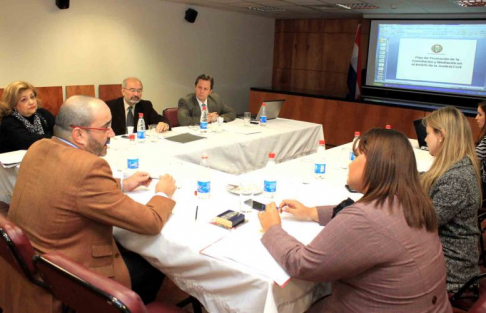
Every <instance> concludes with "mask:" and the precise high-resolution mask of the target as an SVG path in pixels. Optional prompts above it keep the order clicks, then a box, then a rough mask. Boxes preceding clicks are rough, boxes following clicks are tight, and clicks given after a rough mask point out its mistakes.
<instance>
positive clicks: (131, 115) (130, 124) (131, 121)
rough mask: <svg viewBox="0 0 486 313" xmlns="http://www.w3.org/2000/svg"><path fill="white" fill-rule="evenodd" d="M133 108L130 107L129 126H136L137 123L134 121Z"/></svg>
mask: <svg viewBox="0 0 486 313" xmlns="http://www.w3.org/2000/svg"><path fill="white" fill-rule="evenodd" d="M132 110H133V107H132V106H129V107H128V114H127V126H135V122H134V120H133V112H132Z"/></svg>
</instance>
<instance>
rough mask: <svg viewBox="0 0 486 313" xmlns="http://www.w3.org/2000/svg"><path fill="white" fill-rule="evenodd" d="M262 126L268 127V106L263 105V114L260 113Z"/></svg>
mask: <svg viewBox="0 0 486 313" xmlns="http://www.w3.org/2000/svg"><path fill="white" fill-rule="evenodd" d="M260 126H267V104H266V103H265V102H263V103H262V112H260Z"/></svg>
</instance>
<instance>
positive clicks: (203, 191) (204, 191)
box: [197, 153, 211, 199]
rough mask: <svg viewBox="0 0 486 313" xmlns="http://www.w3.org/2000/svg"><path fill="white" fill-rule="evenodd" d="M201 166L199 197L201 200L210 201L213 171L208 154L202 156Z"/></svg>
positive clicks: (198, 181) (198, 183)
mask: <svg viewBox="0 0 486 313" xmlns="http://www.w3.org/2000/svg"><path fill="white" fill-rule="evenodd" d="M199 165H200V167H199V173H198V177H197V196H198V198H199V199H209V195H210V194H211V170H210V168H209V161H208V155H207V154H206V153H203V154H202V155H201V163H200V164H199Z"/></svg>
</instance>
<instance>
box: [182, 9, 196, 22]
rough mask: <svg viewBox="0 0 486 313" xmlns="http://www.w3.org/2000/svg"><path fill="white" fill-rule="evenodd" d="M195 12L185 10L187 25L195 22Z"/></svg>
mask: <svg viewBox="0 0 486 313" xmlns="http://www.w3.org/2000/svg"><path fill="white" fill-rule="evenodd" d="M196 17H197V11H196V10H194V9H187V11H186V16H185V17H184V18H185V19H186V21H188V22H189V23H194V22H195V21H196Z"/></svg>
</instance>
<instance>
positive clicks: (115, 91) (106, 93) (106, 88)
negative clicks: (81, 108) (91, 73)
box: [99, 84, 122, 101]
mask: <svg viewBox="0 0 486 313" xmlns="http://www.w3.org/2000/svg"><path fill="white" fill-rule="evenodd" d="M121 88H122V85H121V84H114V85H100V86H99V97H100V99H101V100H103V101H109V100H113V99H116V98H120V97H121V96H122V93H121Z"/></svg>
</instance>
